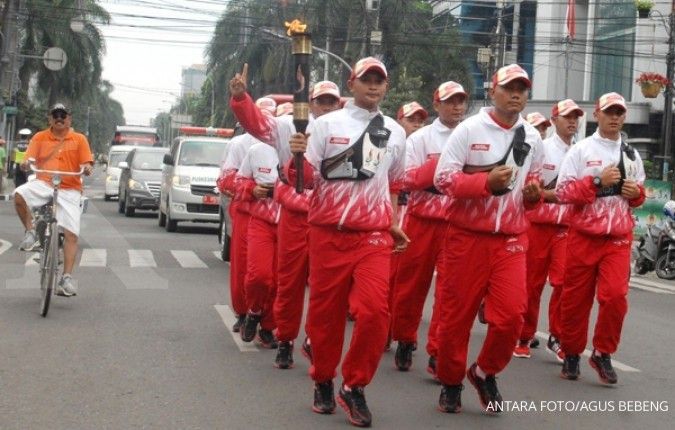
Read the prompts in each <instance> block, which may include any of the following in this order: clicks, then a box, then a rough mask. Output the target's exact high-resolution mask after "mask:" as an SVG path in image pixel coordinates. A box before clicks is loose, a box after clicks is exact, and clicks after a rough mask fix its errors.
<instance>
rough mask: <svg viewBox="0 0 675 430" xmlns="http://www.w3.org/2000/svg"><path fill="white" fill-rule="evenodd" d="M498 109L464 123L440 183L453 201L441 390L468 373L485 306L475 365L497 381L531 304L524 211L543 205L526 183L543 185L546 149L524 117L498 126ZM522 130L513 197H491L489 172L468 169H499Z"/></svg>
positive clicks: (443, 292) (445, 259) (449, 148)
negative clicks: (474, 332)
mask: <svg viewBox="0 0 675 430" xmlns="http://www.w3.org/2000/svg"><path fill="white" fill-rule="evenodd" d="M491 110H492V108H483V109H481V111H480V112H479V113H478V114H476V115H474V116H472V117H470V118H468V119H466V120H464V121H463V122H462V123H460V124H459V125H458V126H457V128H456V129H455V130H454V132H453V133H452V135H451V136H450V139H449V141H448V143H447V144H446V145H445V146H444V147H443V152H442V154H441V158H440V160H439V161H438V167H437V168H436V174H435V176H434V183H435V185H436V188H438V189H439V190H440V191H442V192H443V193H445V194H447V195H448V196H450V198H451V200H450V206H449V209H448V219H449V221H450V227H449V228H448V231H447V233H446V235H445V244H444V246H443V256H442V263H443V265H444V267H445V269H444V276H443V277H442V279H441V281H442V282H444V283H447V286H446V285H444V286H443V287H442V288H441V289H440V296H441V297H439V298H438V300H437V301H438V302H439V303H440V307H439V309H440V321H439V327H438V332H437V335H438V343H439V346H438V362H437V374H438V377H439V379H440V380H441V382H442V383H443V384H446V385H458V384H461V382H462V380H463V379H464V374H465V372H466V360H467V350H468V345H469V334H470V331H471V327H472V325H473V321H474V319H475V317H476V314H477V312H478V307H479V305H480V303H481V301H482V300H485V318H486V320H487V323H488V331H487V337H486V339H485V342H484V343H483V348H482V350H481V352H480V354H479V356H478V359H477V360H476V361H477V363H478V366H479V367H480V368H481V369H482V370H483V371H484V372H485V373H486V374H488V375H489V374H496V373H498V372H500V371H501V370H503V369H504V368H505V367H506V365H507V364H508V362H509V361H510V360H511V357H512V353H513V348H514V345H515V344H516V341H517V340H518V336H519V335H520V330H521V328H522V325H523V313H524V312H525V306H526V304H527V290H526V286H525V253H526V251H527V234H526V231H527V228H528V227H529V222H528V221H527V219H526V217H525V210H526V208H527V209H532V208H534V207H536V205H537V204H538V203H539V202H537V203H528V202H526V201H525V200H524V199H523V192H522V191H523V187H524V185H525V183H526V181H528V180H539V176H540V175H541V166H542V160H543V149H542V143H541V138H540V137H539V132H538V131H537V130H536V129H535V128H534V127H532V126H531V125H530V124H528V123H527V122H525V120H523V119H522V118H521V117H519V118H518V121H517V122H516V124H515V125H513V126H512V127H508V126H506V125H504V124H499V123H497V121H495V119H493V117H492V114H491ZM520 125H523V126H524V127H525V131H526V142H527V143H528V144H530V146H531V149H530V152H529V153H528V156H527V158H526V159H525V163H524V165H523V166H522V167H521V168H520V169H519V170H518V172H517V173H514V174H515V175H516V176H515V183H514V185H513V190H512V191H511V192H508V193H506V194H505V195H502V196H493V195H492V194H491V193H490V191H489V188H488V184H487V178H488V172H478V173H473V174H467V173H464V172H463V171H462V169H463V168H464V166H465V165H476V166H484V165H490V164H493V163H496V162H497V161H498V160H499V159H501V158H502V157H503V156H504V154H506V152H507V149H508V148H509V146H510V144H511V141H512V140H513V136H514V133H515V130H516V128H517V127H518V126H520Z"/></svg>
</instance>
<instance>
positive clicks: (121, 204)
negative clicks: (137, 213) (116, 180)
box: [117, 195, 124, 214]
mask: <svg viewBox="0 0 675 430" xmlns="http://www.w3.org/2000/svg"><path fill="white" fill-rule="evenodd" d="M117 212H119V213H121V214H123V213H124V199H123V198H122V196H121V195H120V196H119V197H118V198H117Z"/></svg>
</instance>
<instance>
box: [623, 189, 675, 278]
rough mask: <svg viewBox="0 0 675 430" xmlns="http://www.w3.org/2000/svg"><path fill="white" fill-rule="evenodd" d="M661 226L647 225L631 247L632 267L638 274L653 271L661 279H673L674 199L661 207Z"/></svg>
mask: <svg viewBox="0 0 675 430" xmlns="http://www.w3.org/2000/svg"><path fill="white" fill-rule="evenodd" d="M663 213H664V214H665V215H666V218H665V220H664V224H663V227H657V226H653V225H650V226H647V231H646V233H645V234H643V235H642V236H641V237H640V240H639V242H638V243H637V245H636V247H635V248H634V249H633V256H634V266H633V267H634V269H635V272H636V273H637V274H639V275H644V274H645V273H647V272H650V271H652V270H653V271H655V272H656V276H658V277H659V278H661V279H669V280H672V279H675V225H673V223H674V222H675V201H672V200H671V201H669V202H667V203H666V204H665V205H664V207H663Z"/></svg>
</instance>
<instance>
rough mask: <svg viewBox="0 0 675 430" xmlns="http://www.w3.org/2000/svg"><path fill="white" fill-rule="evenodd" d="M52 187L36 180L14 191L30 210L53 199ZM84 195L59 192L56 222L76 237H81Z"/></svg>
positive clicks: (71, 191) (68, 191)
mask: <svg viewBox="0 0 675 430" xmlns="http://www.w3.org/2000/svg"><path fill="white" fill-rule="evenodd" d="M53 191H54V190H53V189H52V187H51V186H50V185H49V184H47V183H46V182H44V181H41V180H39V179H36V180H34V181H30V182H26V183H25V184H23V185H21V186H20V187H19V188H17V189H16V190H14V193H15V194H20V195H21V197H23V199H24V200H25V201H26V203H27V204H28V207H29V208H31V209H32V208H37V207H40V206H42V205H44V204H46V203H47V202H49V200H50V199H51V197H52V195H53ZM81 198H82V193H80V191H78V190H59V198H58V203H57V207H56V220H57V223H58V225H59V226H60V227H63V228H64V229H66V230H68V231H70V232H71V233H73V234H75V235H76V236H79V235H80V216H81V215H82V207H81Z"/></svg>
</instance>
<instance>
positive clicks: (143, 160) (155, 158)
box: [131, 151, 164, 170]
mask: <svg viewBox="0 0 675 430" xmlns="http://www.w3.org/2000/svg"><path fill="white" fill-rule="evenodd" d="M162 160H164V152H154V151H153V152H136V155H135V156H134V160H133V162H132V166H131V167H132V168H133V169H138V170H162Z"/></svg>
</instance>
